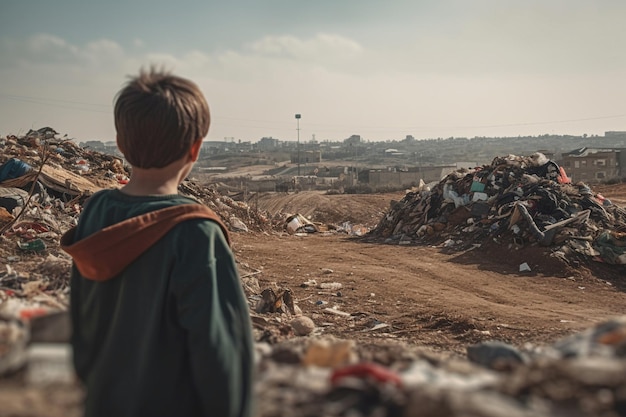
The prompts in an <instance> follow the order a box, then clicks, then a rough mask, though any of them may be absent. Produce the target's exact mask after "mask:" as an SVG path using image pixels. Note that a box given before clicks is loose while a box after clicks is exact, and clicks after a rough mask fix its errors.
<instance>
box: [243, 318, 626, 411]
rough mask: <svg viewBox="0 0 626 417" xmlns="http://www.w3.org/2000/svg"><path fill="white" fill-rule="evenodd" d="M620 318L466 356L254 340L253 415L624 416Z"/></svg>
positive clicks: (492, 344) (320, 341) (625, 362)
mask: <svg viewBox="0 0 626 417" xmlns="http://www.w3.org/2000/svg"><path fill="white" fill-rule="evenodd" d="M625 335H626V317H618V318H615V319H611V320H607V321H605V322H603V323H599V324H598V325H596V326H594V327H592V328H589V329H587V330H585V331H582V332H580V333H577V334H574V335H572V336H568V337H565V338H563V339H560V340H558V341H556V342H555V343H554V344H552V345H548V346H532V345H529V346H525V347H524V348H516V347H514V346H512V345H509V344H506V343H503V342H497V341H489V342H482V343H478V344H475V345H471V346H468V348H467V352H466V357H460V356H459V357H457V356H444V355H441V354H437V353H434V352H429V351H426V350H423V349H420V348H419V347H415V346H405V345H400V344H396V343H394V342H389V343H388V344H387V345H379V346H378V349H377V350H376V351H372V350H370V349H368V348H367V347H366V346H363V345H357V344H356V343H354V342H353V341H350V340H342V339H334V338H323V337H316V336H314V335H313V336H310V337H307V338H297V339H292V340H288V341H284V342H281V343H279V344H276V345H274V346H269V345H267V344H265V343H257V345H256V346H255V347H256V353H257V355H256V358H257V368H258V369H259V376H258V381H257V384H256V385H255V389H256V392H257V397H258V399H259V400H258V402H257V408H258V411H257V413H256V415H258V416H273V417H282V416H285V417H287V416H291V415H294V414H298V415H301V416H322V415H323V416H328V417H333V416H354V417H365V416H372V417H373V416H379V417H384V416H388V417H404V416H406V417H408V416H423V417H443V416H445V417H462V416H475V417H496V416H512V417H513V416H514V417H530V416H532V417H543V416H545V417H547V416H596V417H597V416H605V417H614V416H623V415H626V336H625Z"/></svg>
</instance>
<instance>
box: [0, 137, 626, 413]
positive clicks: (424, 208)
mask: <svg viewBox="0 0 626 417" xmlns="http://www.w3.org/2000/svg"><path fill="white" fill-rule="evenodd" d="M56 137H57V134H56V132H54V131H53V130H51V129H49V128H45V129H40V130H38V131H31V132H29V133H28V134H27V135H25V136H23V137H20V138H17V137H9V138H6V140H5V141H4V145H0V151H1V152H0V164H4V163H6V162H8V161H10V160H17V161H18V162H19V161H23V164H17V165H15V166H17V170H16V168H15V166H14V168H12V169H9V168H6V171H3V170H2V169H0V172H7V173H8V172H10V171H11V172H13V174H6V175H7V178H6V179H5V180H3V181H0V191H1V192H4V194H3V193H0V203H1V204H0V206H1V207H0V230H2V233H0V262H2V264H1V265H0V374H3V373H9V372H15V370H16V369H18V368H20V367H24V366H25V365H27V366H28V368H27V369H28V371H27V374H26V378H25V381H24V383H25V384H35V383H37V384H38V383H43V382H47V383H50V384H53V385H56V386H58V387H60V388H61V390H64V391H71V390H70V389H68V387H71V388H72V389H74V388H76V387H75V386H73V385H71V384H72V381H71V379H72V374H71V369H70V368H68V367H67V366H66V365H67V364H68V361H69V354H68V351H67V350H66V347H67V345H66V343H67V339H68V337H69V328H68V317H67V307H68V295H69V288H68V279H69V269H70V264H71V260H70V259H69V257H68V256H67V255H66V254H65V253H63V252H62V251H60V250H59V248H58V238H59V236H60V235H61V234H62V233H63V231H65V230H67V229H68V228H69V227H71V226H72V225H74V224H75V223H76V220H77V217H78V215H79V214H80V211H81V207H82V204H83V203H84V201H85V200H86V199H87V198H88V196H89V195H90V194H91V193H93V192H95V191H97V190H98V189H100V188H107V187H119V186H121V185H123V183H124V181H127V175H128V171H127V169H126V168H125V167H124V165H123V163H122V161H121V160H119V159H118V158H115V157H112V156H111V157H110V156H106V155H102V154H99V153H97V152H94V151H89V150H85V149H81V148H79V147H77V146H76V145H74V144H73V143H72V142H69V141H64V140H60V139H57V138H56ZM46 157H47V158H48V159H46ZM539 159H540V158H539V157H537V156H536V157H535V158H531V157H529V158H519V157H507V158H496V159H495V160H494V162H493V163H492V165H490V166H485V167H482V168H477V169H475V170H469V171H458V172H456V173H453V174H450V175H449V176H448V177H446V178H445V179H444V180H443V181H442V182H440V183H439V184H433V185H432V186H431V189H430V190H427V189H426V186H424V188H423V189H422V190H415V191H413V192H411V193H408V194H407V196H406V197H405V198H404V199H403V200H402V201H400V202H397V203H396V204H395V205H394V206H393V208H392V209H391V210H390V211H389V213H387V215H386V216H385V218H383V219H382V220H381V222H380V223H379V225H378V226H377V227H376V228H375V229H374V231H373V232H372V233H371V235H370V236H373V237H378V238H381V237H382V238H383V239H389V240H390V241H391V242H398V243H402V242H407V243H411V242H417V241H420V240H423V241H430V242H435V241H437V242H444V241H449V242H451V243H450V246H451V247H452V248H472V247H474V245H479V244H481V243H483V242H484V241H485V240H489V239H491V240H493V239H496V240H498V241H499V242H502V243H510V244H511V245H516V246H521V247H524V246H528V245H536V246H539V247H543V248H545V249H546V250H550V251H553V252H552V253H556V252H560V253H562V255H561V256H563V257H564V258H565V259H567V261H568V262H573V261H574V260H576V259H582V258H589V259H597V260H602V261H604V262H607V263H615V264H618V263H623V261H622V259H623V255H624V252H623V251H621V248H622V247H624V245H622V244H621V242H622V241H623V240H626V235H624V234H622V233H623V232H626V228H624V227H623V225H624V219H625V215H624V212H623V210H622V209H620V208H619V207H616V206H614V205H612V204H611V203H610V202H609V201H608V200H606V199H603V198H600V197H601V196H599V195H597V194H594V193H593V192H592V191H591V189H590V188H589V187H587V186H586V185H584V184H568V183H567V180H566V179H565V178H564V177H565V174H564V172H563V170H561V169H560V168H559V167H555V166H554V164H549V165H548V166H547V167H545V166H544V165H546V164H543V165H537V163H536V161H537V160H539ZM43 161H45V162H44V164H43V165H45V166H50V167H53V168H54V169H51V170H48V169H47V168H42V162H43ZM13 163H15V162H13ZM48 164H50V165H48ZM25 165H27V166H25ZM542 167H543V168H545V169H541V168H542ZM40 168H42V169H40ZM22 170H23V171H22ZM8 176H11V178H8ZM46 176H47V177H46ZM45 178H47V179H45ZM78 178H80V179H81V180H79V179H78ZM559 178H561V180H560V181H559ZM83 180H84V181H88V183H87V182H84V181H83ZM481 184H482V185H481ZM18 189H19V190H21V191H16V190H18ZM180 190H181V193H184V194H186V195H189V196H191V197H193V198H195V199H197V200H199V201H200V202H202V203H204V204H206V205H207V206H209V207H211V208H212V209H213V210H215V211H216V212H217V213H218V214H219V215H220V216H221V217H222V218H223V219H224V221H225V223H227V225H228V226H229V227H231V230H233V231H236V230H240V231H243V230H245V228H247V230H249V232H248V233H253V232H261V233H263V232H267V231H271V230H275V229H276V228H279V229H280V230H284V229H285V219H280V221H279V222H276V221H275V219H272V218H270V217H269V216H267V215H265V214H263V213H261V212H259V211H257V210H253V209H251V208H250V207H249V206H247V205H246V204H245V203H241V202H237V201H234V200H232V199H230V198H229V197H226V196H223V195H220V194H219V193H218V192H217V191H216V190H214V189H212V188H210V187H204V186H201V185H199V184H197V183H195V182H194V181H193V180H188V181H185V182H184V183H183V184H181V188H180ZM6 195H10V197H9V198H8V199H7V200H6V201H5V200H3V199H2V198H3V197H4V196H6ZM9 200H12V201H13V202H14V203H12V202H11V201H9ZM29 200H30V201H29ZM5 204H14V206H13V207H11V206H9V207H8V208H7V207H6V206H5ZM242 224H243V225H244V226H245V228H244V227H242ZM344 228H346V229H347V228H348V226H347V225H344ZM351 230H352V232H350V233H351V234H352V233H354V234H357V235H359V234H361V233H363V234H364V233H365V231H364V230H363V229H358V230H357V231H355V230H356V229H355V228H354V227H351ZM242 233H246V232H242ZM42 244H43V246H42ZM402 244H406V243H402ZM542 245H543V246H542ZM531 264H532V263H531ZM238 266H239V268H240V270H242V271H244V273H242V274H241V278H242V283H243V285H244V289H245V291H246V295H247V296H248V298H249V300H250V304H251V306H252V307H253V308H251V310H253V312H252V313H251V321H252V323H253V328H254V339H255V341H256V343H255V356H256V358H255V363H256V366H257V377H256V380H255V390H256V393H257V398H258V402H257V412H256V415H257V416H268V417H269V416H272V417H280V416H291V415H293V414H296V413H297V414H299V415H302V416H304V417H306V416H319V415H324V416H329V417H333V416H354V417H359V416H407V417H408V416H413V415H420V416H433V417H434V416H451V417H455V416H468V415H472V416H478V417H488V416H489V417H491V416H501V415H509V416H512V417H513V416H539V417H541V416H550V415H572V416H606V417H613V416H619V415H626V362H625V361H626V347H625V346H626V318H616V319H614V320H611V321H607V322H605V323H600V324H598V325H597V326H595V327H593V328H591V329H589V330H587V331H583V332H581V333H579V334H576V335H573V336H570V337H568V338H564V339H561V340H559V341H557V342H556V343H554V344H552V345H550V346H521V347H520V346H517V347H514V346H510V345H507V344H505V343H503V342H498V341H493V342H484V343H482V344H478V345H473V346H470V347H468V350H467V355H466V357H459V356H458V355H445V354H441V353H437V354H435V353H434V352H431V351H426V350H422V349H420V348H419V347H416V346H410V345H405V344H402V343H396V342H393V341H390V340H391V339H392V337H394V335H393V334H392V332H390V330H391V329H392V327H391V326H390V325H389V324H387V323H384V322H382V321H378V320H377V319H374V317H373V316H372V314H370V313H362V312H350V311H343V310H341V308H342V307H343V308H345V304H343V305H342V304H341V301H342V300H343V299H345V297H346V293H347V291H348V290H349V287H350V286H351V285H352V284H350V283H349V282H347V281H345V282H344V283H341V282H338V281H341V280H342V277H341V274H340V273H339V272H334V271H333V270H332V269H329V268H320V269H319V276H315V278H317V279H313V278H305V279H306V281H305V282H304V283H303V284H302V287H303V289H305V290H307V291H309V295H307V297H305V298H303V299H295V297H294V295H293V293H292V291H291V290H290V289H289V288H285V287H279V286H277V285H274V286H272V287H271V288H265V289H263V290H261V287H260V285H259V281H258V280H257V279H256V278H255V276H256V275H257V274H259V273H260V272H261V269H262V268H261V269H258V270H257V269H253V268H250V267H249V266H248V265H245V264H240V265H238ZM529 268H530V266H529ZM245 270H249V271H250V272H249V273H245ZM324 275H326V276H327V277H325V278H329V279H328V280H323V279H322V276H324ZM328 275H330V277H328ZM330 278H332V279H333V281H331V280H330ZM303 280H304V279H303ZM334 280H337V281H334ZM322 281H327V282H322ZM319 290H324V291H319ZM339 290H343V293H344V294H343V295H342V293H341V292H340V291H339ZM320 296H322V297H320ZM374 296H375V294H374V293H371V297H374ZM320 298H324V299H323V300H322V299H320ZM328 300H332V301H331V303H330V304H329V302H328ZM335 301H336V304H335ZM367 302H368V300H364V304H366V303H367ZM302 303H310V304H311V305H312V309H311V310H312V312H311V314H307V315H306V316H305V315H302V311H301V309H300V307H299V306H298V304H300V305H302ZM346 310H348V309H346ZM307 311H308V310H307ZM381 320H382V318H381ZM340 322H349V323H350V324H351V325H354V327H355V328H357V329H358V330H359V331H363V332H379V334H377V335H380V336H381V340H382V341H381V342H380V344H377V345H376V348H375V352H374V349H371V347H370V346H364V345H359V344H357V343H355V342H354V341H352V340H341V339H336V338H332V337H328V336H324V334H323V333H324V328H326V327H329V326H333V325H336V324H337V323H340ZM51 329H54V331H52V330H51ZM402 330H403V329H400V330H399V331H402ZM385 332H387V333H385ZM368 334H369V333H368ZM383 339H384V340H383ZM29 342H30V343H32V344H31V345H30V346H28V343H29ZM50 345H56V346H50ZM31 365H32V366H31ZM53 371H59V372H53ZM0 391H2V390H1V389H0ZM72 392H75V391H72ZM77 397H79V396H77ZM0 398H2V397H1V394H0ZM72 401H73V402H75V403H76V404H79V403H80V398H73V399H72ZM0 402H2V401H0ZM32 415H34V414H32Z"/></svg>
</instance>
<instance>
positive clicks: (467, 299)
mask: <svg viewBox="0 0 626 417" xmlns="http://www.w3.org/2000/svg"><path fill="white" fill-rule="evenodd" d="M593 189H594V191H597V192H601V193H602V194H603V195H604V196H605V197H607V198H610V199H612V200H613V201H614V202H616V203H620V204H621V202H625V201H626V186H624V185H617V186H611V187H598V188H596V187H593ZM401 198H402V194H401V193H394V194H384V195H383V194H379V195H323V194H321V193H316V192H301V193H296V194H293V193H292V194H267V195H259V196H258V198H257V199H256V200H252V201H249V202H248V204H249V205H250V206H251V207H258V208H259V209H262V210H267V211H268V212H270V213H271V214H276V213H279V212H282V213H300V214H303V215H304V216H307V217H308V218H310V219H311V220H312V221H314V222H319V223H322V224H325V223H335V224H338V223H342V222H351V223H353V224H362V225H365V226H368V227H373V226H374V225H375V224H376V223H377V222H378V220H379V219H380V218H381V216H382V215H383V214H384V213H385V212H386V210H387V209H388V208H389V205H390V203H391V201H392V200H400V199H401ZM233 240H234V246H233V249H234V252H235V255H236V257H237V259H238V262H239V266H240V270H241V275H242V277H243V278H244V279H245V278H250V277H254V278H256V279H258V282H259V285H260V289H264V288H268V287H270V288H276V287H279V288H283V289H284V288H289V289H290V290H291V291H292V293H293V296H294V299H295V303H296V305H297V306H299V307H300V309H301V310H302V312H303V314H305V315H308V316H309V317H311V318H312V319H313V321H314V322H315V324H316V326H317V327H318V328H322V329H323V333H324V334H330V335H335V336H337V337H340V338H344V339H354V340H356V341H357V342H359V343H360V344H366V345H368V346H373V347H374V348H373V349H375V346H376V345H377V344H378V343H384V342H385V341H388V340H394V341H402V342H405V343H407V344H410V345H415V346H423V347H426V348H431V349H434V350H437V351H440V352H446V353H449V354H452V355H456V354H458V355H464V353H465V349H466V347H467V346H468V345H470V344H473V343H476V342H479V341H484V340H494V339H496V340H501V341H505V342H508V343H511V344H513V345H516V346H523V345H524V344H525V343H527V342H530V343H533V344H537V345H541V344H549V343H551V342H553V341H555V340H556V339H559V338H561V337H563V336H565V335H568V334H571V333H574V332H576V331H579V330H582V329H585V328H588V327H590V326H592V325H593V324H595V323H598V322H599V321H602V320H604V319H607V318H610V317H612V316H617V315H623V314H626V281H624V279H623V277H624V270H623V268H620V267H609V266H607V265H601V264H597V265H592V266H591V267H590V266H581V267H580V268H577V269H572V268H568V267H565V266H564V265H563V264H562V263H560V262H558V261H557V260H555V259H553V258H549V257H547V256H543V255H538V251H537V250H536V248H532V247H529V248H525V249H521V250H518V251H511V250H509V249H508V248H505V247H501V246H498V245H497V244H489V245H483V246H481V247H478V248H475V249H473V250H469V251H464V252H453V253H448V252H446V250H445V249H444V248H442V247H440V246H428V245H398V244H385V243H383V242H377V241H374V242H373V241H369V240H367V239H365V238H363V237H358V236H350V235H347V234H345V233H313V234H306V235H289V234H287V233H286V232H267V233H234V234H233ZM522 262H528V263H529V265H530V267H531V269H532V272H526V273H520V272H519V265H520V263H522ZM16 267H17V266H16ZM310 280H315V281H316V282H317V283H322V282H337V283H340V284H341V288H340V289H335V290H321V289H318V288H316V287H315V286H306V285H304V283H305V282H307V281H310ZM335 307H336V309H337V310H339V311H341V312H345V313H347V314H349V317H348V316H344V315H338V314H336V313H335V314H332V313H329V312H328V311H327V310H326V309H327V308H335ZM283 336H284V337H292V336H291V335H283ZM79 402H80V393H79V391H78V390H76V389H70V388H68V387H61V388H59V389H57V390H55V389H54V388H48V389H47V390H38V389H33V388H24V387H23V386H22V385H20V384H15V381H12V382H6V381H1V380H0V404H3V406H2V407H0V416H33V417H34V416H62V415H63V416H72V415H79V411H78V404H79Z"/></svg>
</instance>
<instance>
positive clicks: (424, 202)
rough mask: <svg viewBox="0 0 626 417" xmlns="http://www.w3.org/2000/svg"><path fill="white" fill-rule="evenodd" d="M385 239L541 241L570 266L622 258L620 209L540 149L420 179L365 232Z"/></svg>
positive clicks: (625, 221)
mask: <svg viewBox="0 0 626 417" xmlns="http://www.w3.org/2000/svg"><path fill="white" fill-rule="evenodd" d="M369 237H370V238H372V237H373V238H384V239H386V241H387V242H389V243H391V242H397V243H399V244H410V243H411V242H417V241H419V242H430V243H433V242H434V243H443V244H444V246H446V247H449V248H452V249H459V250H461V249H468V248H471V247H476V246H480V245H481V244H483V243H485V242H487V241H489V240H493V241H495V242H496V243H498V244H503V245H506V244H509V245H510V246H512V247H515V248H517V249H521V248H523V247H525V246H531V245H532V246H542V247H545V248H546V252H550V254H551V256H554V257H556V258H559V259H562V260H563V261H565V262H566V263H569V264H572V263H573V264H577V263H578V262H580V261H583V260H597V261H601V262H606V263H609V264H626V210H624V209H623V208H621V207H619V206H617V205H614V204H612V203H611V201H610V200H608V199H607V198H604V197H603V196H602V195H601V194H598V193H594V192H593V190H592V189H591V188H590V187H589V186H588V185H586V184H584V183H582V182H578V183H575V184H573V183H572V182H571V180H570V179H569V178H568V177H567V175H566V173H565V170H564V169H563V168H562V167H559V166H558V165H557V164H556V163H555V162H554V161H551V160H548V159H547V158H546V157H545V155H543V154H541V153H535V154H533V155H531V156H521V157H520V156H515V155H508V156H505V157H496V158H494V160H493V161H492V162H491V164H490V165H483V166H481V167H477V168H474V169H459V170H457V171H454V172H452V173H450V174H449V175H447V176H446V177H445V178H444V179H442V180H441V181H440V182H439V183H433V184H430V186H427V185H425V184H422V185H421V186H420V187H419V188H417V189H414V190H412V191H410V192H408V193H407V194H406V196H405V197H404V198H403V199H402V200H401V201H399V202H398V203H396V204H395V205H394V206H393V207H392V208H391V209H390V210H389V212H388V213H387V214H386V215H385V216H384V217H383V218H382V219H381V221H380V222H379V223H378V225H377V226H376V227H375V228H374V229H373V230H372V231H371V232H370V234H369Z"/></svg>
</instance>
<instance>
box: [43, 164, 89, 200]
mask: <svg viewBox="0 0 626 417" xmlns="http://www.w3.org/2000/svg"><path fill="white" fill-rule="evenodd" d="M39 180H40V181H41V182H42V184H43V185H45V186H46V187H49V188H52V189H53V190H55V191H58V192H60V193H65V194H70V195H80V194H83V193H85V192H86V193H95V192H96V191H99V190H101V188H100V187H98V186H97V185H95V184H94V183H92V182H91V181H89V180H88V179H87V178H84V177H81V176H80V175H78V174H75V173H73V172H71V171H68V170H67V169H64V168H61V167H58V168H57V167H53V166H50V165H44V167H43V169H42V171H41V175H40V176H39Z"/></svg>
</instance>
